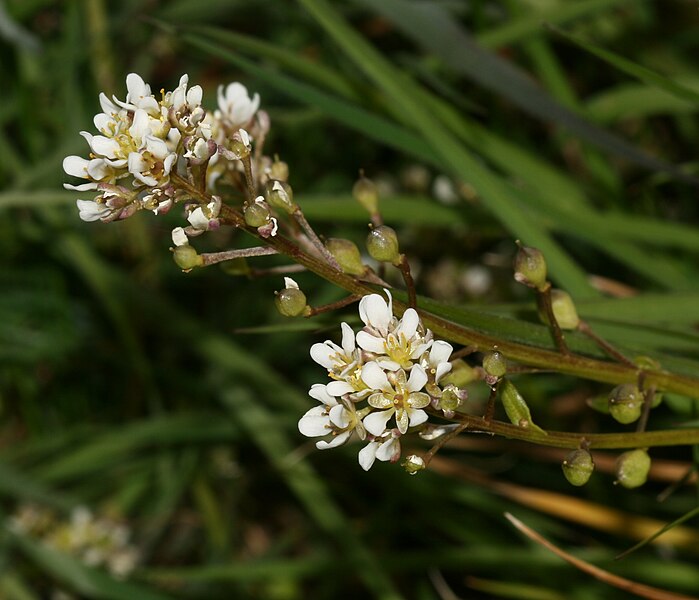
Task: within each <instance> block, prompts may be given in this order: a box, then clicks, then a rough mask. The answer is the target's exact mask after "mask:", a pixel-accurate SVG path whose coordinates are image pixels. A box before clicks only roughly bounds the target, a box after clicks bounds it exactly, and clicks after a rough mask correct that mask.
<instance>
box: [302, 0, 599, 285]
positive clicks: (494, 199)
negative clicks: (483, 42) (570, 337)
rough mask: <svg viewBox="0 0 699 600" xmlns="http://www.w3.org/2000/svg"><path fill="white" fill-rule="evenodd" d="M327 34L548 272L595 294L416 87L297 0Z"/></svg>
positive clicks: (332, 19) (344, 29)
mask: <svg viewBox="0 0 699 600" xmlns="http://www.w3.org/2000/svg"><path fill="white" fill-rule="evenodd" d="M299 1H300V3H301V4H302V5H303V6H305V7H306V8H307V9H308V10H309V11H310V12H311V14H312V15H313V16H314V17H315V18H316V19H317V20H318V21H319V23H320V24H321V25H323V27H324V28H325V29H326V30H327V31H328V33H330V34H331V35H332V36H333V38H334V39H335V41H336V42H337V43H338V44H339V45H340V46H341V47H342V48H343V50H344V51H345V52H346V53H347V54H348V56H350V57H351V58H352V59H353V60H354V62H355V63H356V64H357V66H358V67H360V68H361V69H362V70H363V71H364V72H365V73H366V74H367V75H368V76H369V77H370V78H371V79H372V80H373V81H374V83H375V84H376V85H377V86H379V87H380V88H381V89H382V90H383V91H384V92H385V94H386V95H387V97H388V99H389V101H391V102H392V103H393V104H394V106H395V107H396V108H397V109H398V110H401V111H402V112H403V113H404V114H405V117H406V118H407V119H410V120H411V121H412V122H413V123H414V126H415V128H416V129H417V130H419V131H420V133H421V134H422V135H423V136H424V138H425V140H426V142H427V143H428V144H429V145H430V146H432V148H433V150H434V151H435V152H436V153H437V154H438V155H439V156H440V157H441V159H442V161H443V162H444V165H445V167H446V168H448V169H449V170H450V171H451V172H452V173H453V174H454V175H456V176H457V177H459V178H460V179H462V180H464V181H468V182H471V183H472V184H473V186H474V187H475V188H476V189H477V190H478V192H479V193H480V194H481V196H482V200H483V203H484V204H485V205H486V206H487V207H488V208H489V209H490V210H491V211H492V212H493V213H494V214H495V216H496V217H497V218H498V219H499V220H500V221H501V222H502V223H503V224H504V225H505V227H507V228H508V229H509V230H510V231H511V232H512V233H513V234H514V235H516V236H518V237H520V238H521V239H522V240H523V241H524V242H525V243H526V244H528V245H531V246H535V247H537V248H539V249H540V250H541V251H542V252H543V253H544V255H545V256H546V260H547V262H548V265H549V270H550V273H551V274H552V276H553V277H554V278H556V279H557V280H558V281H559V282H560V284H561V285H562V286H563V287H565V288H566V289H568V290H569V291H570V292H571V294H573V295H574V296H578V297H590V296H595V295H596V292H595V291H594V290H593V288H591V286H590V285H589V283H588V281H587V278H586V276H585V274H584V273H583V272H582V270H581V269H580V268H579V267H578V266H577V265H576V264H575V263H574V262H573V261H572V260H571V259H570V258H569V257H568V256H567V254H566V253H565V252H564V251H563V250H562V249H561V248H560V247H559V245H558V244H557V243H556V242H555V241H554V240H553V239H552V238H551V237H550V236H549V235H548V234H547V233H546V232H545V231H543V230H542V228H540V227H539V226H538V224H537V223H536V221H534V220H533V219H532V218H531V217H530V215H529V214H528V213H527V212H526V211H524V210H523V209H522V208H520V206H519V204H518V203H517V202H515V201H514V200H513V198H511V197H510V195H509V194H508V193H507V191H506V190H505V188H504V186H503V185H502V183H501V182H500V180H499V179H498V178H497V177H496V176H495V175H493V174H492V173H491V172H490V171H489V170H488V169H486V168H484V167H483V165H482V164H481V163H480V162H479V161H477V160H476V159H475V158H474V157H473V156H471V154H470V153H468V152H467V151H466V150H465V148H464V147H463V146H462V145H461V144H459V143H458V142H457V141H456V140H455V139H454V138H453V137H452V136H451V135H450V133H449V132H448V131H447V129H446V128H445V127H444V126H442V124H441V123H440V122H439V121H438V120H437V119H435V117H434V116H433V115H432V112H431V111H430V109H429V107H428V106H425V105H424V104H422V103H421V102H420V100H419V98H420V94H419V91H415V90H419V88H418V87H417V86H415V85H414V83H413V82H412V81H411V80H409V79H408V78H406V77H404V76H402V75H401V74H398V73H396V71H395V70H394V68H393V67H392V66H391V65H390V64H389V63H388V62H386V61H385V59H384V58H383V57H382V56H381V55H380V54H379V53H378V52H376V50H375V49H374V48H372V47H371V46H370V45H369V44H368V43H367V42H366V41H365V40H364V39H363V38H362V37H361V36H359V35H358V34H357V33H356V32H355V31H354V30H352V29H351V28H350V27H349V26H348V25H347V24H346V23H345V22H344V21H343V20H342V19H341V18H340V17H339V16H338V15H337V13H335V12H334V10H333V9H332V8H331V7H330V6H329V5H328V4H327V3H326V2H324V1H323V0H299Z"/></svg>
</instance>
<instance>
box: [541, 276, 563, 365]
mask: <svg viewBox="0 0 699 600" xmlns="http://www.w3.org/2000/svg"><path fill="white" fill-rule="evenodd" d="M536 293H537V299H538V301H539V304H540V305H541V306H542V307H543V309H544V312H545V313H546V319H547V320H548V322H549V327H550V328H551V331H552V332H553V338H554V340H555V341H556V347H557V348H558V351H559V352H560V353H561V354H570V350H568V346H567V345H566V341H565V338H564V337H563V331H561V326H560V325H559V324H558V320H557V319H556V315H555V313H554V312H553V302H552V300H551V284H550V283H549V282H546V287H545V288H544V289H543V290H539V289H538V288H537V290H536Z"/></svg>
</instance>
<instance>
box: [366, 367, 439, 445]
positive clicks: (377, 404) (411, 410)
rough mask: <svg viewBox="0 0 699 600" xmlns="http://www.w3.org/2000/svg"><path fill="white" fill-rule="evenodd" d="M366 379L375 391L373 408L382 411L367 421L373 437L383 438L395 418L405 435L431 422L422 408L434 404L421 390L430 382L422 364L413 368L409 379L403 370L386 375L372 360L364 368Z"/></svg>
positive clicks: (371, 401)
mask: <svg viewBox="0 0 699 600" xmlns="http://www.w3.org/2000/svg"><path fill="white" fill-rule="evenodd" d="M362 379H363V380H364V382H365V383H366V384H367V386H369V387H370V388H371V389H372V390H375V392H374V393H373V394H371V395H370V396H369V400H368V402H369V406H371V407H373V408H377V409H379V411H378V412H372V413H371V414H369V415H368V416H367V417H366V418H365V419H364V427H365V428H366V430H367V431H368V432H369V433H371V434H372V435H374V436H380V435H382V434H383V433H384V431H386V425H387V423H388V420H389V419H390V418H391V417H392V416H394V415H395V421H396V427H397V428H398V431H400V432H401V433H405V432H406V431H408V427H415V426H416V425H421V424H422V423H424V422H425V421H427V413H426V412H425V411H424V410H422V409H423V408H424V407H426V406H428V405H429V404H430V401H431V399H430V396H429V395H428V394H426V393H424V392H421V391H420V390H422V389H423V388H424V387H425V384H426V383H427V374H426V373H425V370H424V369H423V368H422V367H421V366H420V365H417V364H416V365H415V366H413V368H412V369H411V370H410V377H409V378H407V377H406V374H405V371H404V370H403V369H398V370H397V371H391V372H388V373H386V372H385V371H384V370H383V369H382V368H381V367H380V366H379V364H378V363H377V362H374V361H372V362H369V363H367V364H365V365H364V366H363V367H362Z"/></svg>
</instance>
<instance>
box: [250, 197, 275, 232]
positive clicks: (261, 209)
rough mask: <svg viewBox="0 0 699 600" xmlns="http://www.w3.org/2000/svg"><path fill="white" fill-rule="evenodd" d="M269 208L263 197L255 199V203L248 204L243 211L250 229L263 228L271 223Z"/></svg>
mask: <svg viewBox="0 0 699 600" xmlns="http://www.w3.org/2000/svg"><path fill="white" fill-rule="evenodd" d="M269 216H270V215H269V206H267V203H266V202H265V201H264V198H263V197H262V196H258V197H257V198H255V201H254V202H252V203H251V204H248V205H246V206H245V208H244V209H243V217H245V223H246V224H247V225H249V226H250V227H262V226H263V225H266V224H267V222H268V221H269Z"/></svg>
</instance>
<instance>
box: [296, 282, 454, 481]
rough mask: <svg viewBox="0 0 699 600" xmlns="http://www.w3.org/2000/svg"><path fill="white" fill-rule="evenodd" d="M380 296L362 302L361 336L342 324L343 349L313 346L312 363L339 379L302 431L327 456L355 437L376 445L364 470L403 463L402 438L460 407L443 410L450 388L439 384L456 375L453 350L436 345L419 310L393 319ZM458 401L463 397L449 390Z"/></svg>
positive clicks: (314, 393) (367, 451)
mask: <svg viewBox="0 0 699 600" xmlns="http://www.w3.org/2000/svg"><path fill="white" fill-rule="evenodd" d="M386 295H387V297H388V301H386V300H384V298H383V297H382V296H380V295H378V294H371V295H369V296H365V297H364V298H362V300H361V301H360V303H359V316H360V318H361V320H362V321H363V323H364V328H363V329H362V330H361V331H359V332H358V333H357V334H356V335H355V333H354V331H352V329H351V327H350V326H349V325H347V323H342V342H341V344H340V345H337V344H335V343H334V342H332V341H330V340H328V341H326V342H323V343H318V344H314V345H313V346H312V347H311V357H312V358H313V360H314V361H315V362H317V363H318V364H319V365H321V366H323V367H325V368H326V369H327V371H328V376H329V377H330V379H331V381H330V382H329V383H327V384H320V383H317V384H315V385H313V386H312V387H311V389H310V391H309V395H310V396H311V398H314V399H315V400H317V401H318V402H319V403H320V405H319V406H315V407H313V408H311V409H310V410H309V411H308V412H306V414H305V415H304V416H303V417H302V418H301V420H300V421H299V424H298V426H299V431H300V432H301V433H302V434H304V435H305V436H308V437H322V438H324V439H321V440H319V441H318V442H317V443H316V447H317V448H319V449H321V450H323V449H327V448H334V447H336V446H340V445H342V444H344V443H345V442H347V441H348V440H349V439H350V438H351V437H352V436H353V435H354V436H356V437H358V438H359V439H360V440H364V441H368V444H367V445H366V446H364V448H363V449H362V450H360V452H359V464H360V465H361V466H362V468H363V469H364V470H369V469H370V468H371V466H372V465H373V464H374V461H375V460H376V459H378V460H381V461H391V462H395V461H397V460H398V459H399V458H400V454H401V445H400V438H401V436H402V435H404V434H405V433H407V432H408V430H409V428H411V427H418V426H420V425H423V424H424V423H426V421H427V419H428V415H427V412H426V411H425V408H427V407H429V406H432V407H433V408H435V409H441V410H443V411H444V412H445V413H446V412H451V414H453V409H454V408H455V407H454V406H453V403H452V405H450V407H449V408H448V409H446V410H445V408H444V407H443V406H442V397H443V396H445V394H444V392H445V391H446V389H447V388H444V389H442V387H440V385H439V382H440V380H441V378H442V377H443V376H444V375H446V374H447V373H448V372H449V371H450V370H451V363H450V362H449V357H450V356H451V353H452V350H453V348H452V346H451V345H450V344H448V343H447V342H444V341H442V340H434V339H433V336H432V332H431V331H430V330H429V329H425V328H424V326H423V325H422V322H421V321H420V318H419V316H418V314H417V312H416V311H415V310H414V309H412V308H409V309H407V310H406V311H405V313H404V314H403V317H402V318H401V319H398V318H396V317H395V316H394V315H393V307H392V299H391V295H390V293H389V292H388V291H386ZM448 387H449V389H450V392H451V394H450V395H451V397H455V396H456V397H459V396H462V394H461V392H460V391H459V390H456V389H455V388H453V386H448Z"/></svg>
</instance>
